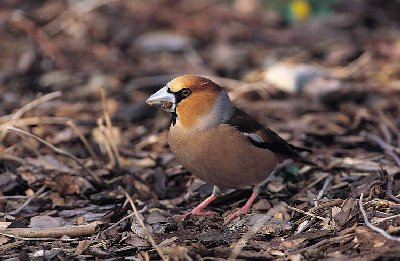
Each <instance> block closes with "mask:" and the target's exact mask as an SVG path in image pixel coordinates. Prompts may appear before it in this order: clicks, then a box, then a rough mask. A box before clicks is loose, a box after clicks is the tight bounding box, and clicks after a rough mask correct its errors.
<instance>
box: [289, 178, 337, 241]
mask: <svg viewBox="0 0 400 261" xmlns="http://www.w3.org/2000/svg"><path fill="white" fill-rule="evenodd" d="M332 180H333V176H330V175H329V176H328V177H327V178H326V180H325V182H324V185H323V186H322V189H321V190H320V191H319V193H318V196H317V197H316V198H315V199H314V208H315V207H317V206H318V200H320V199H321V198H322V197H323V196H324V194H325V193H326V191H327V190H328V187H329V185H330V184H331V182H332ZM314 220H315V218H314V217H313V218H311V219H310V221H308V222H307V223H305V224H304V225H303V226H301V227H298V228H297V231H296V234H298V233H301V232H303V231H304V230H306V229H307V228H308V227H309V226H310V224H311V223H312V222H314Z"/></svg>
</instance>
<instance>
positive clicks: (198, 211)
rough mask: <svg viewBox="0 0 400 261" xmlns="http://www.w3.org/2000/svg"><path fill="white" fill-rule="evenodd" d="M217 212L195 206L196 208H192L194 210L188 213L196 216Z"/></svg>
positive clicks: (210, 214)
mask: <svg viewBox="0 0 400 261" xmlns="http://www.w3.org/2000/svg"><path fill="white" fill-rule="evenodd" d="M216 214H217V213H216V212H214V211H204V208H202V207H195V208H194V209H192V211H190V212H189V213H187V215H195V216H212V215H216Z"/></svg>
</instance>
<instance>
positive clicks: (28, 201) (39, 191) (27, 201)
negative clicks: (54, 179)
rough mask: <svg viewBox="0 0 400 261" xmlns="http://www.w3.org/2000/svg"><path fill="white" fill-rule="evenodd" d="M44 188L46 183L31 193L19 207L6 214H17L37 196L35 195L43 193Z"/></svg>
mask: <svg viewBox="0 0 400 261" xmlns="http://www.w3.org/2000/svg"><path fill="white" fill-rule="evenodd" d="M45 189H46V185H43V186H42V187H41V188H40V189H38V191H36V192H35V194H33V195H32V196H31V197H29V198H28V199H27V200H26V201H25V202H24V204H22V205H21V206H20V207H19V208H17V209H16V210H14V211H11V212H10V213H8V215H17V214H19V213H20V212H21V211H22V210H23V209H24V208H25V207H26V206H28V205H29V204H30V203H31V202H32V200H34V199H35V198H37V196H39V195H40V194H42V193H43V191H44V190H45Z"/></svg>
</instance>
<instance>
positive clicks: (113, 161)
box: [97, 118, 116, 166]
mask: <svg viewBox="0 0 400 261" xmlns="http://www.w3.org/2000/svg"><path fill="white" fill-rule="evenodd" d="M97 126H99V130H100V134H101V135H102V138H103V141H104V142H103V145H104V147H105V149H106V153H107V155H108V158H109V159H110V164H111V166H114V165H116V159H115V155H114V153H113V151H112V148H111V144H110V142H109V141H108V138H107V134H106V127H105V126H104V123H103V119H101V118H99V119H98V120H97ZM100 148H102V147H101V146H100Z"/></svg>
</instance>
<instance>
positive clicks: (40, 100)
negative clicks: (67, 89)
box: [0, 91, 62, 142]
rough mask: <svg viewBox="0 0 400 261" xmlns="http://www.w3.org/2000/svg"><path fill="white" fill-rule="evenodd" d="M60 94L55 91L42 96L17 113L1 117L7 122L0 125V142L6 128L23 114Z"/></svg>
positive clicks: (5, 133)
mask: <svg viewBox="0 0 400 261" xmlns="http://www.w3.org/2000/svg"><path fill="white" fill-rule="evenodd" d="M61 94H62V93H61V92H60V91H57V92H52V93H49V94H46V95H43V96H41V97H39V98H37V99H36V100H33V101H31V102H29V103H28V104H26V105H25V106H23V107H22V108H20V109H19V110H18V111H16V112H15V113H14V114H12V115H7V116H4V117H2V118H1V120H7V122H6V124H2V125H0V131H1V133H0V142H2V141H3V140H4V137H5V136H6V135H7V130H6V129H7V127H9V126H13V125H14V123H15V121H17V120H19V119H20V118H21V117H22V116H23V115H24V114H25V112H28V111H30V110H32V109H33V108H35V107H37V106H39V105H40V104H42V103H45V102H47V101H50V100H52V99H55V98H58V97H60V96H61Z"/></svg>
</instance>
